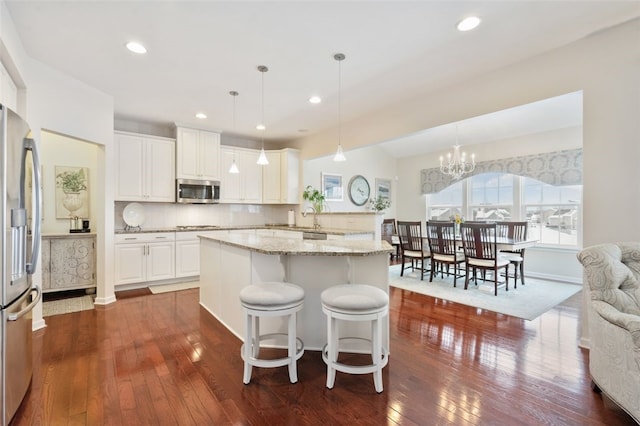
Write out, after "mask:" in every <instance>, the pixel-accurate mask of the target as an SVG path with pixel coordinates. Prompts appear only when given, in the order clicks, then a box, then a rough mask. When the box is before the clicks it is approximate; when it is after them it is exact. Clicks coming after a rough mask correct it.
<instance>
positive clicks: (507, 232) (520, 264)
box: [496, 221, 528, 288]
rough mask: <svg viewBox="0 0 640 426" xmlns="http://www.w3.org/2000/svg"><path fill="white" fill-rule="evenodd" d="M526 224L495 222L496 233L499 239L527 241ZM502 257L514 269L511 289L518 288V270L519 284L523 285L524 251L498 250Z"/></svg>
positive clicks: (524, 222)
mask: <svg viewBox="0 0 640 426" xmlns="http://www.w3.org/2000/svg"><path fill="white" fill-rule="evenodd" d="M527 225H528V222H526V221H523V222H496V227H497V229H496V233H497V235H498V236H499V237H506V238H510V239H514V240H526V239H527ZM500 253H503V257H505V258H507V259H509V262H511V264H512V265H513V267H514V273H513V288H518V287H517V286H518V270H520V282H521V283H522V285H524V249H520V250H500Z"/></svg>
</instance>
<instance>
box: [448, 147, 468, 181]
mask: <svg viewBox="0 0 640 426" xmlns="http://www.w3.org/2000/svg"><path fill="white" fill-rule="evenodd" d="M475 168H476V159H475V154H471V163H468V162H467V154H466V153H464V152H463V153H460V145H454V146H453V154H452V153H448V154H447V162H446V163H445V162H444V158H443V157H440V171H441V172H442V173H443V174H445V175H447V176H451V179H453V180H458V179H460V178H461V177H462V175H464V174H466V173H471V172H472V171H473V169H475Z"/></svg>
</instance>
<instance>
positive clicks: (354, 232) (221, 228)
mask: <svg viewBox="0 0 640 426" xmlns="http://www.w3.org/2000/svg"><path fill="white" fill-rule="evenodd" d="M242 229H277V230H281V231H297V232H322V233H324V234H331V235H359V234H373V233H374V232H373V231H365V230H358V229H337V228H321V229H317V230H316V229H313V228H309V227H303V226H287V225H279V224H274V225H246V226H213V225H211V226H206V225H203V226H175V227H171V228H148V229H147V228H143V229H128V230H125V229H116V230H115V233H116V234H139V233H141V232H147V233H156V232H197V231H233V230H242Z"/></svg>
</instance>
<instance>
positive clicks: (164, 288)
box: [149, 281, 200, 294]
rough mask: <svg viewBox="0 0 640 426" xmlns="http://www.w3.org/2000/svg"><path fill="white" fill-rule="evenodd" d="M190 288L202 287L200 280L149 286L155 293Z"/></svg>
mask: <svg viewBox="0 0 640 426" xmlns="http://www.w3.org/2000/svg"><path fill="white" fill-rule="evenodd" d="M190 288H200V281H189V282H186V283H177V284H163V285H153V286H149V290H150V291H151V293H153V294H159V293H168V292H170V291H180V290H187V289H190Z"/></svg>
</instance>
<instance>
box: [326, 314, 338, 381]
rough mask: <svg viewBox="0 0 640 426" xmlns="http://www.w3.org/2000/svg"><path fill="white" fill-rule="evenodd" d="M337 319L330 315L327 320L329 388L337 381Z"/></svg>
mask: <svg viewBox="0 0 640 426" xmlns="http://www.w3.org/2000/svg"><path fill="white" fill-rule="evenodd" d="M336 321H337V320H336V319H335V318H333V316H329V318H328V321H327V388H329V389H333V384H334V383H335V381H336V369H335V367H334V364H335V362H336V360H337V359H338V338H337V336H336V335H335V334H336V332H337V327H336Z"/></svg>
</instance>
